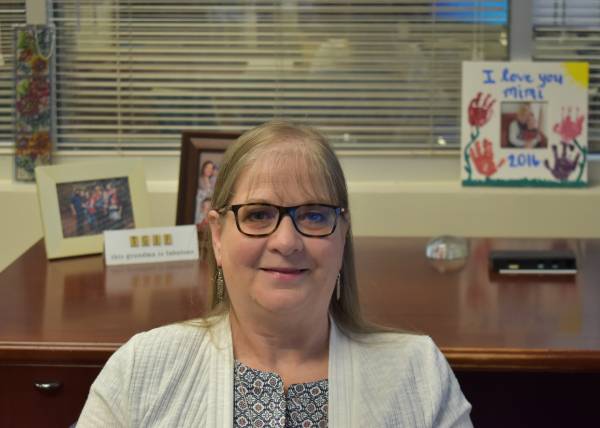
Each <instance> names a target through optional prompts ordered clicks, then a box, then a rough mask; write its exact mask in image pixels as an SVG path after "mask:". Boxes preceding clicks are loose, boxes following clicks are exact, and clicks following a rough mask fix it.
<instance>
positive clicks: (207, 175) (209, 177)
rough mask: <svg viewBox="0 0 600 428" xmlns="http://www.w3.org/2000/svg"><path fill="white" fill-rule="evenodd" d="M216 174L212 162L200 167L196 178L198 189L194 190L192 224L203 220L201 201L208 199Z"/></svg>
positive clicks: (204, 163)
mask: <svg viewBox="0 0 600 428" xmlns="http://www.w3.org/2000/svg"><path fill="white" fill-rule="evenodd" d="M215 173H216V165H215V163H214V162H213V161H209V160H208V161H205V162H203V163H202V166H201V167H200V177H198V189H197V190H196V214H195V215H194V223H195V224H196V225H198V224H200V223H202V221H203V220H204V212H203V211H202V201H204V200H205V199H206V198H210V197H211V195H212V192H213V188H214V185H215V181H214V176H215Z"/></svg>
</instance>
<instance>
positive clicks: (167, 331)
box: [128, 319, 224, 357]
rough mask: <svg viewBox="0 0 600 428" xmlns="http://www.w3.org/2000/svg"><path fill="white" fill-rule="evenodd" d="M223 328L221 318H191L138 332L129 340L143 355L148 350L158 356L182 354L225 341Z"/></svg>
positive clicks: (130, 344)
mask: <svg viewBox="0 0 600 428" xmlns="http://www.w3.org/2000/svg"><path fill="white" fill-rule="evenodd" d="M223 328H224V325H223V320H221V319H196V320H190V321H185V322H180V323H176V324H169V325H165V326H162V327H157V328H154V329H151V330H148V331H145V332H142V333H138V334H136V335H135V336H133V337H132V338H131V339H130V340H129V342H128V345H129V346H131V347H132V348H133V349H134V350H135V351H140V353H141V354H143V355H145V354H147V352H148V351H154V352H155V355H156V356H157V357H159V356H164V354H170V353H173V352H174V353H178V354H181V353H182V352H183V351H186V350H187V351H189V350H194V351H196V350H198V348H199V347H203V346H209V345H211V344H212V345H215V344H218V343H220V342H223V339H224V335H223ZM136 353H137V352H136ZM150 355H152V354H150Z"/></svg>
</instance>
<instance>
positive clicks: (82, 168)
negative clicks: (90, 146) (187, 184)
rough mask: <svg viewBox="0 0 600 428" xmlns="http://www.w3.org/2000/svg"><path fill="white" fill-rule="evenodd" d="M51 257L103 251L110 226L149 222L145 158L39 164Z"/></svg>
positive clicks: (130, 226) (139, 225)
mask: <svg viewBox="0 0 600 428" xmlns="http://www.w3.org/2000/svg"><path fill="white" fill-rule="evenodd" d="M36 181H37V189H38V199H39V202H40V211H41V217H42V223H43V227H44V241H45V244H46V254H47V256H48V258H49V259H56V258H61V257H70V256H79V255H84V254H95V253H101V252H102V250H103V232H104V231H105V230H118V229H133V228H142V227H150V226H151V224H150V223H151V221H150V211H149V208H148V207H149V205H148V195H147V192H146V181H145V176H144V170H143V166H142V162H141V161H135V160H133V161H132V160H129V159H127V160H125V159H123V160H114V161H110V162H91V163H76V164H75V163H74V164H64V165H53V166H40V167H37V168H36Z"/></svg>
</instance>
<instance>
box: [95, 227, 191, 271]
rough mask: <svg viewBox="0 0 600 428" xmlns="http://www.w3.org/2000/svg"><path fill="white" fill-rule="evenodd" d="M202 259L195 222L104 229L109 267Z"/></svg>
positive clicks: (105, 259) (105, 251)
mask: <svg viewBox="0 0 600 428" xmlns="http://www.w3.org/2000/svg"><path fill="white" fill-rule="evenodd" d="M196 259H198V232H197V230H196V226H195V225H189V226H173V227H153V228H147V229H123V230H107V231H105V232H104V261H105V263H106V265H107V266H112V265H126V264H137V263H155V262H174V261H180V260H196Z"/></svg>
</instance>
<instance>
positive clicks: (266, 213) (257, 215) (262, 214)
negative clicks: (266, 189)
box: [243, 208, 273, 222]
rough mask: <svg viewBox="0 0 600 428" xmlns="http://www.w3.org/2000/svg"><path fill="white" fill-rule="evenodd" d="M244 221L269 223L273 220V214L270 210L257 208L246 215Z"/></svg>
mask: <svg viewBox="0 0 600 428" xmlns="http://www.w3.org/2000/svg"><path fill="white" fill-rule="evenodd" d="M243 218H244V221H249V222H253V221H256V222H258V221H267V220H271V219H272V218H273V214H272V213H271V211H270V210H268V209H260V208H255V209H252V210H249V211H248V212H246V213H244V217H243Z"/></svg>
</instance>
